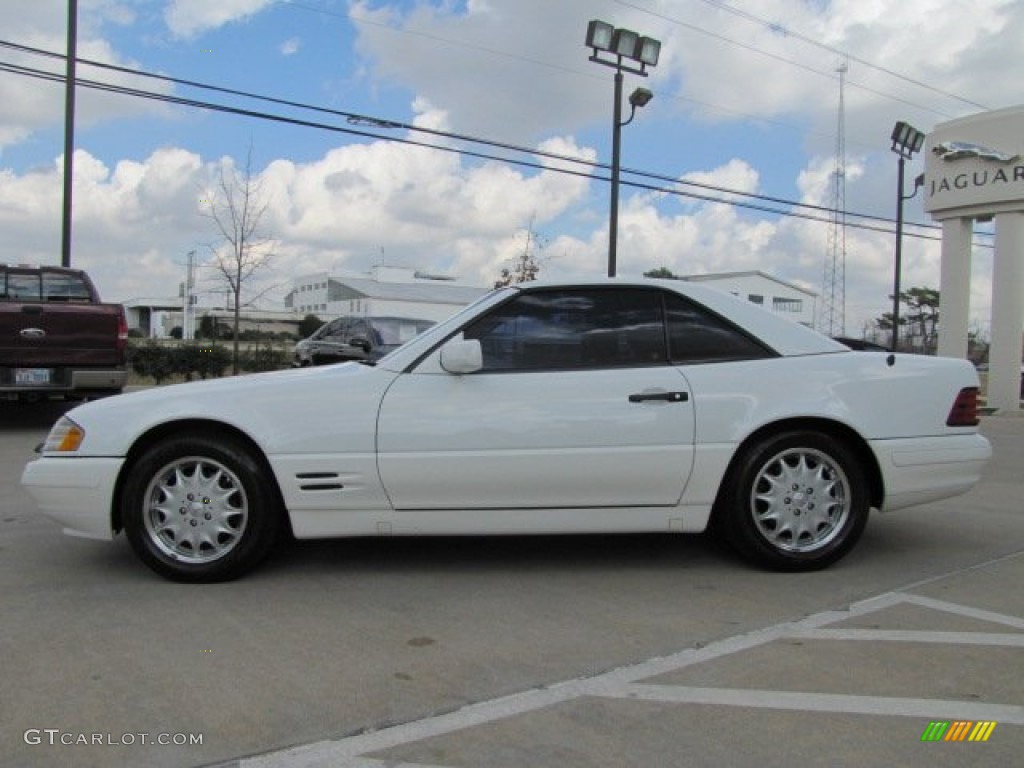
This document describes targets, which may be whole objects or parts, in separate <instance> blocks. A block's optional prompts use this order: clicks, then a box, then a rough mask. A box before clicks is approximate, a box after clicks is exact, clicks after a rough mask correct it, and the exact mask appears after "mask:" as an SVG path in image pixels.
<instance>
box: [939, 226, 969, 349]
mask: <svg viewBox="0 0 1024 768" xmlns="http://www.w3.org/2000/svg"><path fill="white" fill-rule="evenodd" d="M973 234H974V219H964V218H959V217H958V218H955V219H946V220H945V221H943V222H942V272H941V276H940V283H939V292H940V296H939V317H940V318H941V321H940V322H939V349H938V353H939V356H940V357H959V358H961V359H963V358H965V357H967V333H968V326H969V324H970V316H969V315H970V308H971V238H972V236H973Z"/></svg>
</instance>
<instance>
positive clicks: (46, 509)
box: [21, 456, 124, 541]
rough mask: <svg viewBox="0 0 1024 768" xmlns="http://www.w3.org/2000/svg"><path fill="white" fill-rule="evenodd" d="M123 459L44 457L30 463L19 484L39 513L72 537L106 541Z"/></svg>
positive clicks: (111, 537)
mask: <svg viewBox="0 0 1024 768" xmlns="http://www.w3.org/2000/svg"><path fill="white" fill-rule="evenodd" d="M122 464H124V459H123V458H99V457H84V456H68V457H63V456H60V457H56V456H43V457H42V458H39V459H36V460H35V461H32V462H29V464H28V465H27V466H26V467H25V471H24V472H22V475H21V484H22V486H24V487H25V490H27V491H28V492H29V495H31V496H32V498H33V499H35V502H36V505H37V506H38V507H39V511H40V512H41V513H42V514H44V515H46V516H47V517H49V518H50V519H51V520H55V521H56V522H57V523H59V524H60V525H61V526H62V527H63V528H64V533H67V534H69V535H71V536H83V537H85V538H88V539H102V540H104V541H109V540H111V539H113V538H114V530H113V525H112V520H111V512H112V509H113V507H112V502H113V497H114V485H115V484H116V482H117V476H118V473H119V472H120V471H121V465H122Z"/></svg>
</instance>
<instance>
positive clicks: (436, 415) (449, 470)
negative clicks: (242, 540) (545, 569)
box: [378, 367, 693, 510]
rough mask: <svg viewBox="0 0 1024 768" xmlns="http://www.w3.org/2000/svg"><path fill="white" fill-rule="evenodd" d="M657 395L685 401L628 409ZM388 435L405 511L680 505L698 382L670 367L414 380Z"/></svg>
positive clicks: (391, 468) (386, 421)
mask: <svg viewBox="0 0 1024 768" xmlns="http://www.w3.org/2000/svg"><path fill="white" fill-rule="evenodd" d="M656 391H659V392H669V391H673V392H682V393H685V397H686V400H685V401H684V402H675V403H673V402H666V401H651V402H641V403H632V402H630V401H629V395H630V394H632V393H641V392H656ZM379 432H380V438H379V443H378V456H379V463H380V472H381V479H382V481H383V483H384V486H385V487H386V488H387V490H388V494H389V495H390V497H391V501H392V503H393V504H394V506H395V508H396V509H400V510H407V509H462V510H474V509H493V508H537V507H541V508H543V507H548V508H561V507H566V508H568V507H626V506H629V507H636V506H675V505H676V504H677V503H678V502H679V497H680V496H681V495H682V492H683V486H684V485H685V483H686V479H687V477H688V476H689V473H690V466H691V464H692V462H693V408H692V405H691V403H690V402H689V386H688V385H687V383H686V379H685V378H683V376H682V375H681V374H680V373H679V372H678V371H677V370H676V369H674V368H671V367H659V368H639V369H634V368H627V369H621V370H605V371H602V372H601V373H600V374H599V375H597V376H595V374H594V373H593V372H591V371H563V372H542V373H530V372H523V373H517V374H515V375H508V374H502V373H493V374H481V375H476V376H450V375H442V376H436V375H431V374H417V373H412V374H407V375H404V376H401V377H399V378H398V380H396V381H395V383H394V385H393V386H392V387H391V388H390V389H389V390H388V393H387V395H386V396H385V397H384V402H383V405H382V407H381V413H380V425H379ZM624 476H625V477H629V478H630V482H629V483H623V482H622V481H621V478H622V477H624Z"/></svg>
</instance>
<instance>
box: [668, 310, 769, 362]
mask: <svg viewBox="0 0 1024 768" xmlns="http://www.w3.org/2000/svg"><path fill="white" fill-rule="evenodd" d="M665 309H666V312H667V315H668V343H669V355H670V358H671V360H672V362H673V363H714V362H723V361H727V360H756V359H758V358H763V357H772V356H773V353H772V352H771V350H769V349H767V348H766V347H764V346H763V345H762V344H761V343H760V342H758V341H755V340H754V339H752V338H750V337H749V336H747V335H746V334H745V333H743V331H741V330H740V329H738V328H736V327H734V326H732V325H731V324H729V323H727V322H725V321H724V320H722V319H721V318H720V317H718V316H717V315H715V314H713V313H712V312H709V311H708V310H706V309H704V308H703V307H701V306H699V305H697V304H694V303H693V302H691V301H689V300H687V299H684V298H683V297H682V296H679V295H676V294H671V295H668V296H666V298H665Z"/></svg>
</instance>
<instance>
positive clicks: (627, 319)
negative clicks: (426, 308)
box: [463, 288, 668, 371]
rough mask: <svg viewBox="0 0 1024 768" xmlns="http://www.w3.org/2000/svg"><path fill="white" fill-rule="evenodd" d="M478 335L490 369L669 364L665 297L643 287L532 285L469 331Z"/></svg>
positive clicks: (467, 333)
mask: <svg viewBox="0 0 1024 768" xmlns="http://www.w3.org/2000/svg"><path fill="white" fill-rule="evenodd" d="M463 334H464V337H465V338H466V339H479V340H480V346H481V347H482V349H483V359H484V367H483V370H485V371H540V370H573V369H585V368H618V367H632V366H642V365H665V364H667V360H668V358H667V354H666V347H665V331H664V323H663V320H662V304H661V297H660V294H659V293H658V292H657V291H652V290H644V289H618V288H613V289H578V290H552V291H536V292H529V293H525V294H523V295H520V296H518V297H517V298H515V299H513V300H512V301H510V302H509V303H507V304H504V305H502V306H500V307H498V308H497V309H495V310H494V311H492V312H490V313H489V314H487V315H485V316H484V317H483V318H481V319H479V320H477V321H476V322H475V323H473V324H472V325H470V326H469V327H467V328H466V329H465V330H464V332H463Z"/></svg>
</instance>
